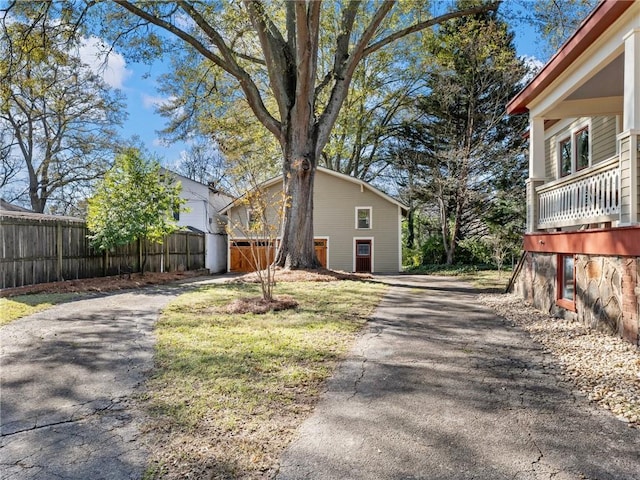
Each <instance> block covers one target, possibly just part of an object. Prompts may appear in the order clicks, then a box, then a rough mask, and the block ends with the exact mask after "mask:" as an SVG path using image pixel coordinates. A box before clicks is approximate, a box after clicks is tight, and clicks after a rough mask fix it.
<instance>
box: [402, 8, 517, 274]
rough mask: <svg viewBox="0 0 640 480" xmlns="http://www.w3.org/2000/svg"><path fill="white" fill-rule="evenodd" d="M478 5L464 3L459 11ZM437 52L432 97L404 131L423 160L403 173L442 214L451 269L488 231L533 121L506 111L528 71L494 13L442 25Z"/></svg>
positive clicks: (434, 45)
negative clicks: (502, 180) (503, 182)
mask: <svg viewBox="0 0 640 480" xmlns="http://www.w3.org/2000/svg"><path fill="white" fill-rule="evenodd" d="M477 3H478V2H477V1H460V2H458V6H457V7H458V8H460V9H462V8H468V7H469V6H470V5H474V4H477ZM430 48H431V52H432V53H433V56H434V60H435V64H434V67H433V68H432V69H431V70H430V71H429V72H427V84H428V87H429V90H430V91H429V93H428V94H427V95H424V96H422V97H421V98H420V99H419V100H418V101H417V102H416V111H415V120H414V121H413V122H409V123H408V124H407V125H405V127H404V128H403V129H402V130H401V133H402V135H401V139H402V142H403V145H408V146H409V147H410V148H412V149H414V151H415V152H416V153H417V154H413V155H411V154H408V155H407V154H403V155H401V156H402V157H403V158H404V163H403V164H402V165H399V167H400V168H402V169H403V170H406V171H407V172H408V173H411V174H412V179H411V180H412V182H413V187H412V188H413V190H414V192H415V194H416V195H417V198H419V199H420V200H421V201H422V203H423V204H425V205H428V206H429V209H430V210H435V211H436V212H437V217H438V220H439V225H440V233H441V238H442V245H443V247H444V251H445V254H446V263H448V264H451V263H453V262H454V258H455V252H456V248H457V246H458V243H459V242H460V241H461V240H462V239H463V238H465V237H473V236H481V235H482V234H483V233H485V232H486V222H485V221H484V215H485V212H486V211H487V206H488V205H489V204H490V203H491V199H492V198H494V197H495V196H496V192H497V190H498V189H497V185H496V182H495V181H496V179H497V178H498V177H499V176H500V175H501V174H502V172H503V171H504V170H509V169H510V168H512V166H511V164H512V163H513V162H517V161H518V158H522V148H523V140H522V132H523V131H524V121H525V120H524V119H522V118H515V117H513V118H510V117H506V115H505V113H504V112H505V105H506V103H507V102H508V101H509V100H510V99H511V98H512V97H513V95H514V94H515V93H516V92H517V91H518V89H519V88H520V82H521V80H522V78H523V77H524V75H525V73H526V71H525V67H524V65H523V63H522V61H521V60H520V59H518V57H517V55H516V52H515V48H514V46H513V34H512V33H510V32H509V30H508V27H507V25H506V23H505V22H502V21H500V20H499V19H498V18H497V17H496V14H495V13H493V12H488V13H480V14H477V15H475V16H473V17H467V18H459V19H454V20H451V21H450V22H448V23H446V24H444V25H442V28H441V29H440V30H439V31H438V32H437V34H436V35H435V36H434V39H433V43H432V45H431V47H430ZM407 161H410V165H407V164H406V163H407ZM408 173H407V174H408ZM510 188H511V189H514V190H518V189H522V188H523V185H519V184H515V185H511V186H510Z"/></svg>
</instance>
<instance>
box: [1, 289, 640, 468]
mask: <svg viewBox="0 0 640 480" xmlns="http://www.w3.org/2000/svg"><path fill="white" fill-rule="evenodd" d="M382 280H383V281H386V282H388V283H390V284H392V285H393V288H392V289H391V290H390V291H389V293H388V294H387V296H386V297H385V299H384V301H383V303H382V304H381V305H380V307H379V308H378V310H377V311H376V314H375V317H374V318H373V319H372V321H371V322H370V327H369V329H368V330H367V332H366V333H365V334H364V335H363V336H362V337H361V338H360V339H359V341H358V342H357V344H356V345H355V347H354V349H353V351H352V354H351V355H350V357H349V358H348V359H347V361H346V362H345V363H344V364H343V365H342V367H341V368H340V369H339V371H338V372H337V374H336V375H335V376H334V378H333V379H332V380H331V381H330V382H329V384H328V390H327V391H326V392H325V394H324V395H323V397H322V400H321V402H320V404H319V405H318V407H317V408H316V411H315V413H314V414H313V415H312V416H311V417H310V418H309V419H308V420H307V421H306V422H305V423H304V424H303V426H302V427H301V429H300V431H299V435H298V438H297V440H295V441H294V442H293V443H292V444H291V446H290V447H289V448H288V449H287V451H286V452H285V454H284V455H283V457H282V460H281V468H280V471H279V474H278V477H277V478H278V479H280V480H288V479H317V480H323V479H336V480H339V479H340V480H342V479H345V480H346V479H354V480H355V479H363V480H364V479H407V480H408V479H487V480H489V479H491V480H499V479H510V480H527V479H536V480H537V479H555V480H563V479H587V478H588V479H599V480H606V479H616V480H618V479H621V480H627V479H640V431H639V430H637V429H632V428H629V427H627V426H626V424H624V423H622V422H621V421H619V420H617V419H615V418H614V417H613V416H612V415H611V414H609V413H608V412H606V411H603V410H599V409H596V408H594V407H592V406H591V405H590V404H589V403H588V402H587V401H586V400H585V399H584V398H583V397H581V396H579V395H577V394H574V393H572V391H571V388H570V387H569V385H567V384H565V383H563V382H562V380H561V379H560V377H559V376H557V372H556V371H555V369H554V367H553V362H552V359H551V358H549V356H548V355H546V354H545V353H544V352H542V351H541V350H540V348H539V347H538V346H537V345H536V344H534V343H532V341H531V340H530V339H529V338H528V336H527V334H525V333H524V332H522V331H520V330H518V329H517V328H514V327H512V326H511V325H510V324H507V323H505V322H504V321H503V320H501V319H500V318H498V317H496V316H495V315H494V314H493V313H492V312H491V311H489V310H488V309H486V308H484V307H483V306H481V305H479V304H478V303H477V301H476V300H475V298H476V294H475V292H473V291H472V290H471V289H470V288H469V287H468V286H467V285H465V284H464V283H460V282H456V281H452V280H450V279H445V278H437V277H419V276H415V277H413V276H394V277H382ZM184 291H185V288H184V287H182V286H173V287H171V286H166V287H156V288H151V289H145V290H142V291H138V292H127V293H120V294H114V295H108V296H102V297H97V298H90V299H85V300H81V301H77V302H73V303H68V304H64V305H59V306H57V307H55V308H53V309H50V310H48V311H45V312H42V313H39V314H36V315H33V316H31V317H28V318H25V319H22V320H19V321H16V322H14V323H12V324H9V325H7V326H5V327H3V328H1V329H0V361H1V363H0V370H1V371H0V388H1V391H0V424H1V426H0V429H1V431H0V434H1V437H0V442H1V443H0V479H3V480H5V479H6V480H8V479H14V480H15V479H19V480H23V479H56V478H59V479H92V480H94V479H96V480H97V479H118V480H120V479H139V478H141V476H142V474H143V472H144V467H145V463H146V459H147V454H146V450H145V447H144V438H143V436H142V435H141V433H140V427H141V424H142V422H143V420H144V418H143V413H142V412H140V411H138V410H136V408H135V405H134V403H133V402H132V401H131V396H132V394H134V393H135V391H136V388H137V387H138V386H139V385H140V384H141V383H142V382H143V381H144V379H145V376H146V374H147V373H148V371H149V370H150V368H151V367H152V353H153V333H152V329H153V324H154V322H155V320H156V318H157V315H158V313H159V311H160V310H161V309H162V308H163V307H164V305H166V304H167V302H168V301H170V300H171V299H172V298H173V297H174V296H175V295H177V294H179V293H182V292H184Z"/></svg>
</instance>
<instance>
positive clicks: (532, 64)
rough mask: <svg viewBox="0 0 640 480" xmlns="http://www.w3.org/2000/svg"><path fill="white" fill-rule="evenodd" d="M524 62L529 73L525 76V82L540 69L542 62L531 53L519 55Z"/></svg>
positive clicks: (542, 65)
mask: <svg viewBox="0 0 640 480" xmlns="http://www.w3.org/2000/svg"><path fill="white" fill-rule="evenodd" d="M520 58H521V59H522V61H524V64H525V65H526V66H527V69H528V70H529V73H528V74H527V75H526V76H525V78H524V81H525V83H526V82H528V81H529V80H531V79H532V78H533V77H534V76H535V75H536V74H537V73H538V72H539V71H540V70H542V67H544V62H543V61H542V60H540V59H539V58H536V57H533V56H531V55H523V56H521V57H520Z"/></svg>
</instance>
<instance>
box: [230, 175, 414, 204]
mask: <svg viewBox="0 0 640 480" xmlns="http://www.w3.org/2000/svg"><path fill="white" fill-rule="evenodd" d="M316 170H317V171H319V172H324V173H327V174H329V175H332V176H334V177H337V178H341V179H342V180H346V181H348V182H351V183H354V184H356V185H359V186H361V187H363V188H366V189H368V190H370V191H371V192H373V193H375V194H376V195H378V196H380V197H382V198H384V199H385V200H387V201H388V202H391V203H393V204H394V205H397V206H399V207H400V208H401V209H402V211H403V213H406V212H407V211H409V207H407V206H406V205H405V204H403V203H402V202H399V201H398V200H396V199H395V198H393V197H392V196H390V195H387V194H386V193H384V192H383V191H381V190H378V189H377V188H376V187H374V186H372V185H370V184H369V183H367V182H365V181H364V180H360V179H359V178H355V177H352V176H350V175H346V174H344V173H340V172H336V171H335V170H331V169H329V168H326V167H321V166H318V167H316ZM281 181H282V175H278V176H276V177H273V178H271V179H269V180H267V181H265V182H263V183H261V184H260V187H263V188H268V187H270V186H272V185H275V184H276V183H278V182H281ZM238 200H240V199H239V198H237V199H235V200H234V201H233V202H231V203H230V204H229V205H227V206H226V207H224V208H223V209H222V210H221V211H220V213H222V214H225V213H227V212H228V211H229V209H231V208H232V207H233V206H234V205H236V204H237V203H238Z"/></svg>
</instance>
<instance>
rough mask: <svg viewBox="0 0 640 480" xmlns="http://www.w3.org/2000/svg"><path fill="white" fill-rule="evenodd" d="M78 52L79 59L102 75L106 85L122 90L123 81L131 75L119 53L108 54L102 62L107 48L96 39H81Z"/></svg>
mask: <svg viewBox="0 0 640 480" xmlns="http://www.w3.org/2000/svg"><path fill="white" fill-rule="evenodd" d="M78 50H79V51H78V53H79V55H80V59H81V60H82V61H83V62H84V63H86V64H87V65H89V66H90V67H91V68H92V69H93V71H94V72H96V73H98V74H100V75H102V78H103V79H104V81H105V82H106V83H107V85H109V86H111V87H113V88H122V86H123V84H124V82H125V80H126V79H127V78H129V77H130V76H131V75H132V73H133V72H132V71H131V70H128V69H127V62H126V61H125V59H124V57H123V56H122V55H120V54H119V53H116V52H113V51H111V52H109V53H108V56H107V61H106V62H105V61H104V58H105V55H106V53H107V52H106V51H107V48H106V45H105V44H104V43H103V42H102V40H100V39H99V38H98V37H93V36H92V37H89V38H85V39H83V41H82V44H81V45H80V48H79V49H78Z"/></svg>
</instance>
